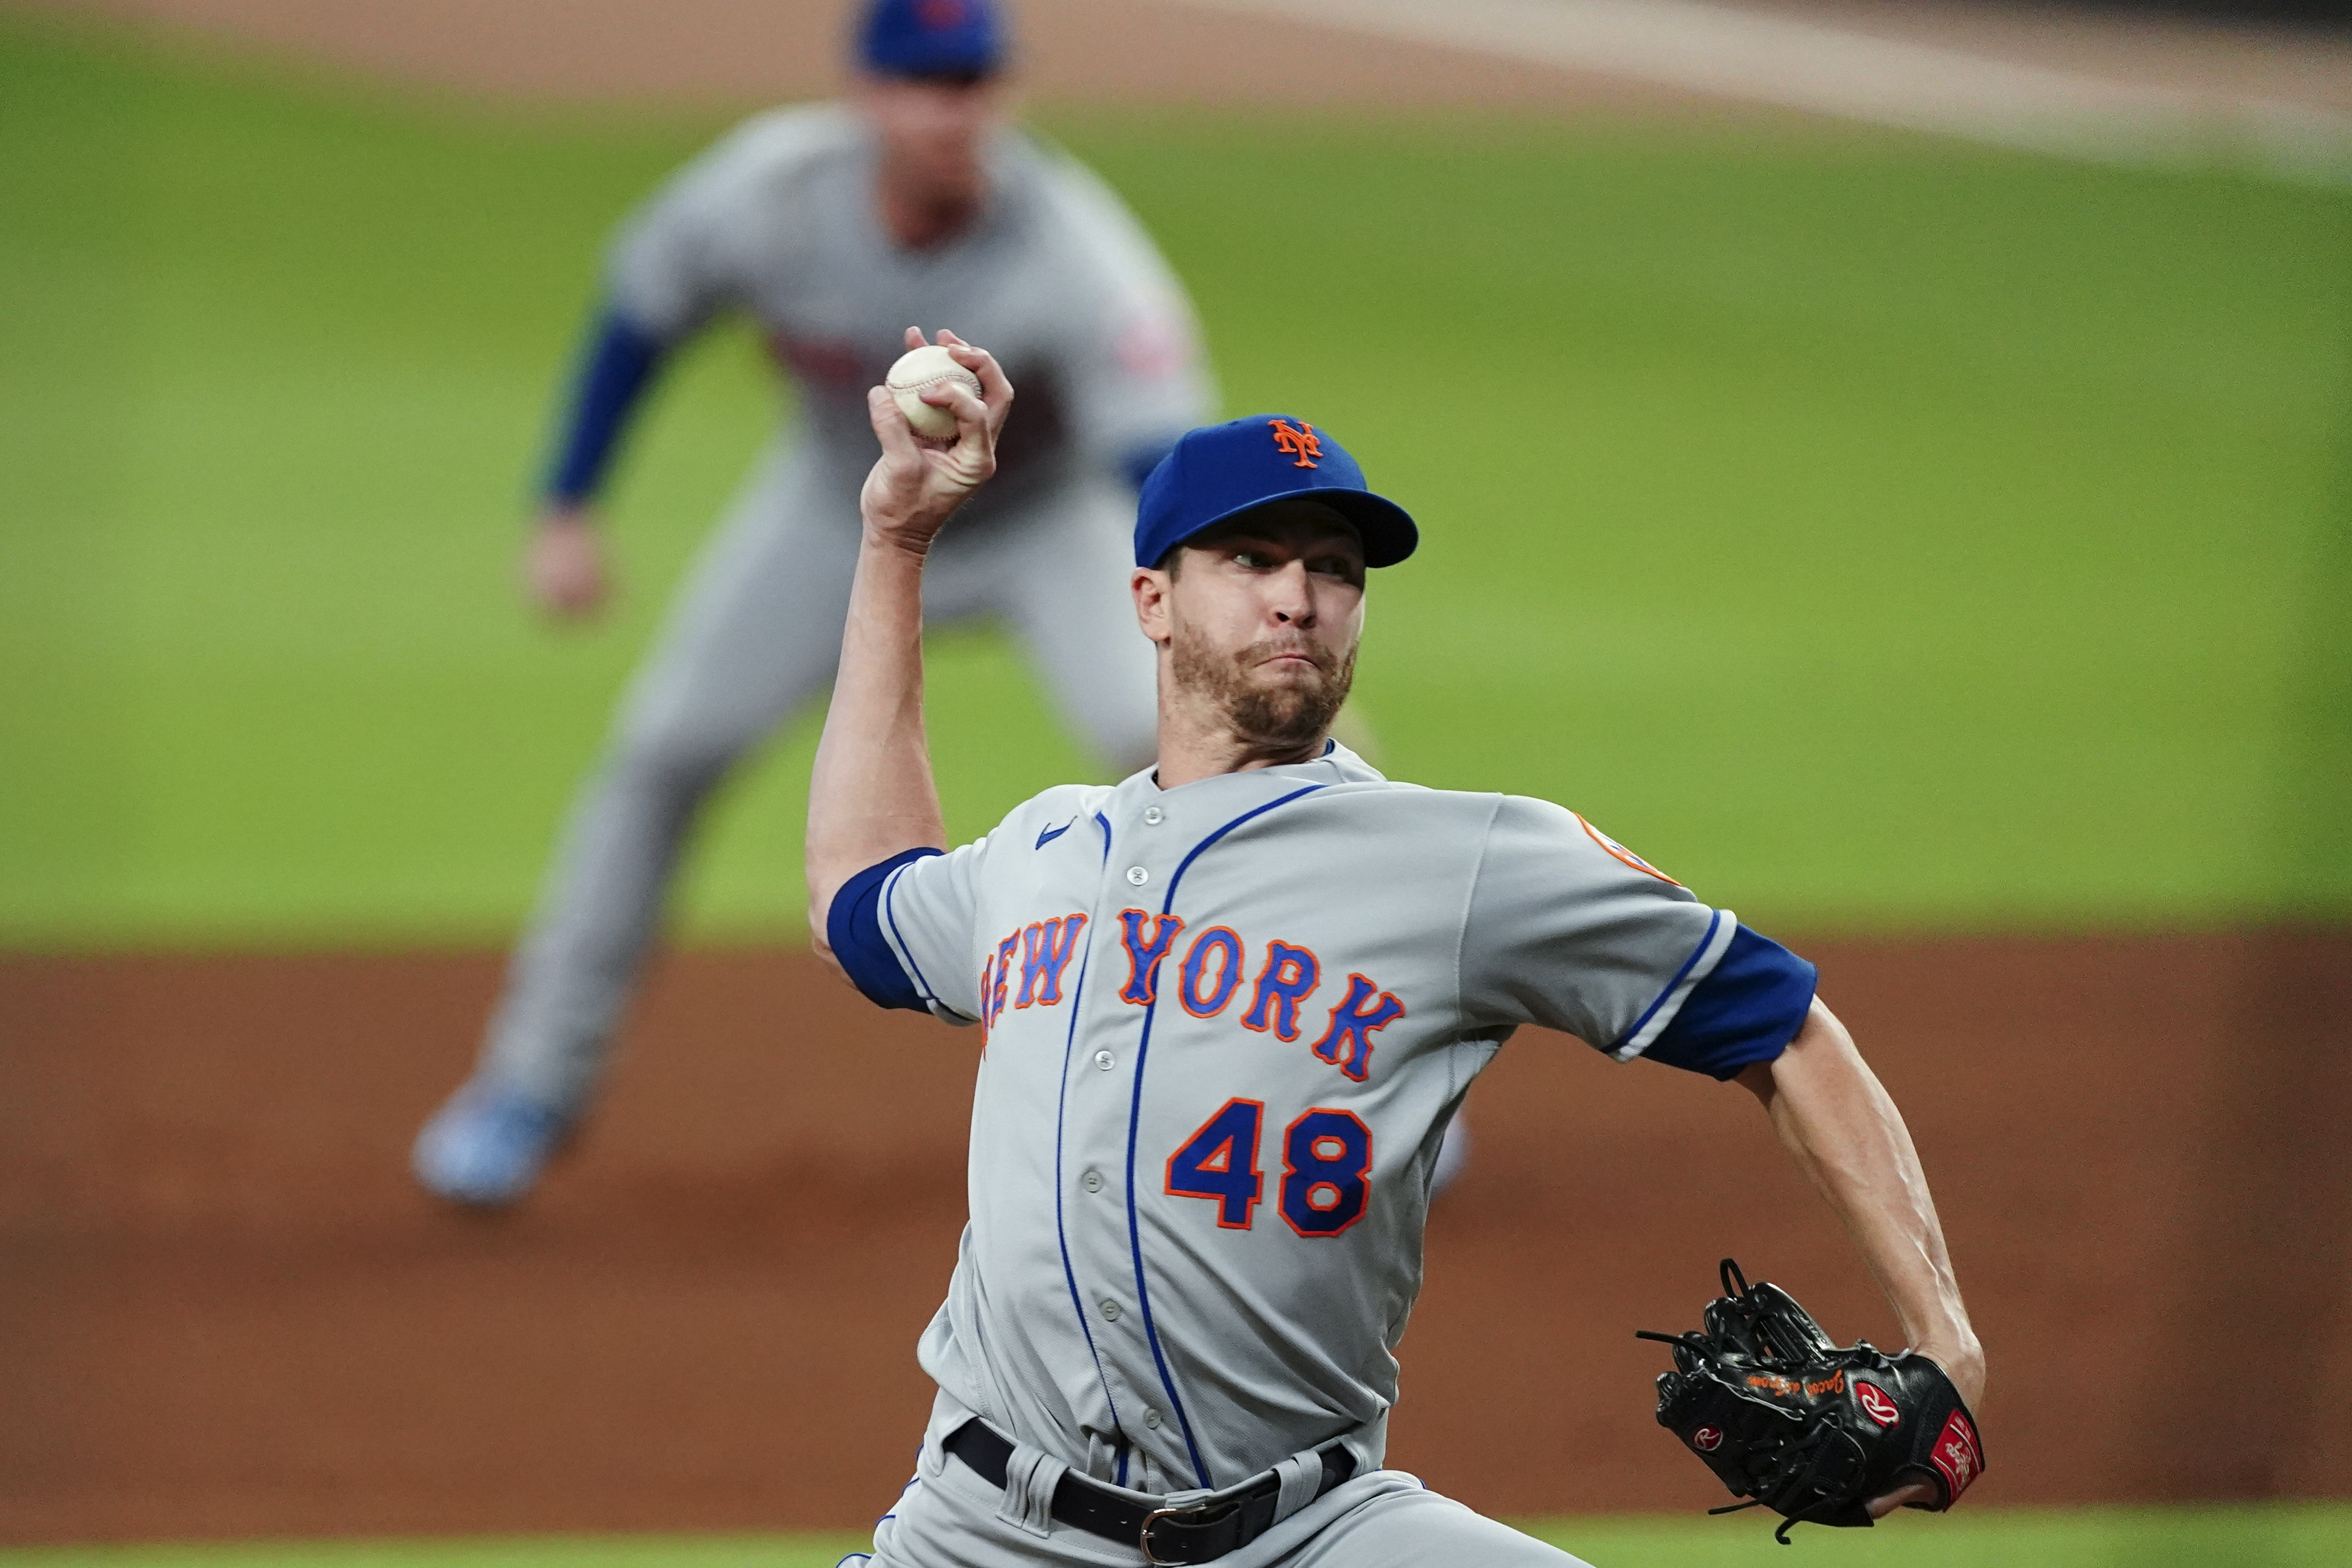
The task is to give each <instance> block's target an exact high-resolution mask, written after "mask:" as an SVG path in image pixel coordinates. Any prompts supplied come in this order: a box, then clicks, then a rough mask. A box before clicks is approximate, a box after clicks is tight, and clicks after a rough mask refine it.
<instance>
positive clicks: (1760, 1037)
mask: <svg viewBox="0 0 2352 1568" xmlns="http://www.w3.org/2000/svg"><path fill="white" fill-rule="evenodd" d="M1820 973H1821V972H1820V971H1819V970H1817V969H1815V968H1814V967H1813V966H1812V965H1811V964H1810V963H1806V962H1805V961H1804V960H1803V959H1801V958H1799V957H1798V956H1797V955H1796V954H1795V953H1793V952H1790V951H1789V950H1788V949H1787V948H1785V947H1782V946H1781V945H1780V943H1779V942H1774V941H1773V940H1772V939H1771V938H1770V937H1768V936H1759V935H1758V934H1757V933H1756V932H1754V931H1749V930H1748V928H1747V927H1746V926H1741V927H1740V928H1739V929H1738V931H1734V932H1733V933H1732V936H1731V945H1730V946H1729V947H1727V948H1726V949H1725V950H1724V953H1723V957H1722V958H1721V959H1720V960H1719V961H1717V963H1716V966H1715V969H1714V972H1713V973H1710V974H1708V975H1707V977H1706V979H1705V980H1702V981H1700V982H1699V983H1698V984H1697V985H1696V987H1694V988H1693V989H1692V991H1691V994H1689V995H1688V996H1687V997H1685V998H1684V1000H1683V1005H1682V1010H1681V1011H1680V1012H1678V1013H1676V1014H1675V1019H1674V1022H1673V1023H1671V1024H1668V1025H1667V1026H1666V1027H1665V1029H1664V1032H1663V1033H1661V1034H1660V1035H1659V1036H1658V1037H1657V1038H1656V1039H1655V1040H1654V1041H1652V1042H1651V1044H1650V1048H1649V1049H1648V1050H1646V1051H1643V1053H1642V1054H1643V1057H1644V1058H1647V1059H1649V1060H1651V1061H1654V1062H1664V1063H1665V1064H1666V1065H1667V1066H1668V1067H1675V1068H1686V1069H1688V1070H1689V1071H1691V1072H1703V1073H1706V1074H1708V1075H1709V1076H1710V1077H1714V1078H1718V1079H1730V1078H1736V1077H1738V1074H1739V1070H1740V1069H1741V1068H1746V1067H1751V1066H1753V1065H1754V1064H1756V1063H1757V1062H1769V1061H1770V1060H1772V1059H1773V1058H1775V1057H1777V1056H1779V1055H1780V1053H1781V1052H1782V1051H1784V1050H1786V1049H1788V1047H1789V1042H1790V1040H1793V1039H1795V1038H1796V1037H1797V1031H1798V1030H1799V1029H1801V1028H1802V1027H1804V1023H1805V1014H1806V1013H1807V1012H1808V1011H1809V1010H1810V1009H1811V1006H1812V1005H1813V985H1814V983H1815V981H1816V980H1817V979H1818V978H1819V977H1820Z"/></svg>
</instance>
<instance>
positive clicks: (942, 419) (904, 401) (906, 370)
mask: <svg viewBox="0 0 2352 1568" xmlns="http://www.w3.org/2000/svg"><path fill="white" fill-rule="evenodd" d="M951 381H960V382H961V383H963V384H964V385H965V386H966V387H967V388H969V389H970V390H971V395H973V396H974V397H978V396H979V395H980V377H978V376H976V375H974V374H972V373H971V371H969V370H966V369H965V368H964V367H963V366H962V365H960V364H958V363H956V362H955V360H954V359H953V358H952V357H950V355H949V353H948V351H947V350H945V349H944V348H941V347H940V345H939V344H937V343H926V344H924V345H923V346H922V347H921V348H919V349H908V351H907V352H906V353H903V354H900V355H899V356H898V363H897V364H894V365H892V366H891V367H890V374H889V377H888V379H887V381H885V382H884V383H883V384H884V385H886V386H887V387H888V388H889V389H890V396H891V399H892V400H893V401H894V402H896V403H897V404H898V412H899V413H901V414H903V415H905V416H907V423H908V425H909V426H913V428H914V432H915V434H916V435H918V436H919V437H923V438H924V439H925V440H927V441H952V440H954V439H955V433H956V422H955V415H954V414H953V413H951V412H950V411H949V410H948V409H945V408H934V407H933V406H931V405H929V404H928V403H926V402H924V401H923V393H924V391H925V390H926V389H927V388H929V387H934V386H939V385H941V384H944V383H947V382H951Z"/></svg>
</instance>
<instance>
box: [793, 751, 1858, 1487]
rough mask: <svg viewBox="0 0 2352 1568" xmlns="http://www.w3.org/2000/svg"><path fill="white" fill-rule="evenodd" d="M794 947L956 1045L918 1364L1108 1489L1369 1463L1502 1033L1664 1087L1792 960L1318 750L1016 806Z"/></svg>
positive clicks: (1628, 856)
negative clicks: (958, 1139) (929, 1018)
mask: <svg viewBox="0 0 2352 1568" xmlns="http://www.w3.org/2000/svg"><path fill="white" fill-rule="evenodd" d="M829 926H830V929H831V931H832V934H833V937H834V947H835V951H836V952H837V953H840V954H841V956H842V958H843V962H844V965H845V968H847V969H848V970H849V971H850V973H851V974H852V977H853V978H855V979H856V980H857V981H858V983H859V984H860V985H861V987H863V988H864V989H866V992H867V994H869V995H870V996H873V997H874V998H875V999H876V1000H877V1001H885V1002H888V1003H891V1004H892V1005H915V1004H919V1005H922V1006H924V1007H927V1008H928V1009H929V1011H931V1012H932V1013H934V1014H936V1015H937V1016H940V1017H941V1018H945V1019H948V1020H950V1021H951V1022H956V1023H976V1024H977V1025H978V1026H980V1027H981V1029H982V1031H983V1051H982V1065H981V1068H980V1073H979V1079H978V1086H977V1089H976V1091H975V1094H976V1098H975V1103H974V1106H973V1112H972V1122H971V1225H970V1227H969V1228H968V1230H967V1231H966V1233H965V1236H964V1239H963V1244H962V1249H961V1257H960V1259H959V1261H958V1264H957V1267H956V1270H955V1274H954V1278H953V1280H952V1283H951V1285H950V1290H949V1294H948V1300H947V1303H946V1305H945V1306H944V1307H942V1308H941V1309H940V1313H939V1315H938V1317H937V1318H936V1319H935V1320H934V1321H933V1322H932V1324H931V1326H930V1328H929V1331H927V1332H926V1334H925V1336H924V1339H923V1342H922V1347H921V1356H922V1362H923V1365H924V1366H925V1368H926V1369H927V1370H928V1371H929V1373H931V1375H932V1376H933V1377H934V1378H936V1379H937V1380H938V1382H939V1384H940V1388H941V1390H942V1391H943V1393H944V1394H945V1395H946V1396H947V1397H948V1398H949V1399H950V1400H951V1401H953V1402H954V1403H955V1404H956V1405H961V1407H963V1408H965V1409H968V1410H969V1411H971V1413H973V1414H975V1415H980V1416H981V1417H982V1418H984V1419H986V1420H987V1421H989V1422H990V1423H992V1425H994V1426H998V1427H999V1428H1001V1429H1002V1430H1003V1431H1004V1432H1006V1433H1008V1434H1010V1435H1012V1436H1014V1437H1016V1438H1018V1439H1020V1440H1021V1441H1023V1442H1025V1443H1027V1444H1029V1445H1031V1446H1033V1447H1036V1448H1039V1449H1042V1450H1044V1451H1045V1453H1047V1454H1049V1455H1052V1456H1054V1457H1055V1458H1058V1459H1060V1460H1061V1461H1062V1462H1063V1463H1066V1464H1067V1465H1069V1466H1071V1467H1072V1468H1076V1469H1079V1470H1082V1471H1083V1472H1085V1473H1086V1474H1088V1475H1090V1476H1092V1477H1094V1478H1096V1479H1102V1480H1108V1481H1110V1482H1112V1483H1114V1484H1117V1485H1121V1486H1126V1487H1129V1488H1130V1489H1137V1490H1141V1491H1146V1492H1164V1491H1170V1490H1181V1489H1190V1488H1194V1487H1212V1488H1214V1487H1223V1486H1228V1485H1231V1484H1233V1483H1234V1482H1236V1481H1238V1480H1241V1479H1244V1478H1246V1477H1249V1476H1252V1475H1254V1474H1255V1473H1257V1472H1259V1471H1262V1470H1265V1468H1268V1467H1270V1466H1272V1465H1275V1464H1276V1462H1277V1461H1280V1460H1282V1459H1283V1458H1285V1457H1286V1456H1288V1455H1291V1454H1293V1453H1296V1452H1299V1451H1302V1450H1305V1449H1307V1448H1309V1447H1313V1446H1315V1445H1317V1444H1318V1443H1323V1442H1327V1441H1328V1440H1330V1439H1331V1438H1333V1437H1334V1436H1340V1435H1343V1434H1345V1435H1349V1436H1351V1439H1352V1441H1353V1443H1354V1445H1355V1446H1356V1447H1360V1449H1361V1450H1362V1451H1363V1453H1364V1457H1365V1458H1367V1459H1368V1460H1369V1461H1370V1463H1372V1464H1375V1465H1376V1464H1377V1463H1378V1462H1379V1459H1380V1455H1381V1449H1382V1447H1383V1446H1384V1441H1385V1419H1386V1414H1387V1411H1388V1409H1389V1406H1390V1405H1391V1402H1392V1401H1393V1400H1394V1398H1395V1397H1396V1393H1397V1362H1396V1358H1395V1354H1394V1352H1395V1349H1396V1346H1397V1343H1398V1341H1399V1338H1400V1337H1401V1336H1402V1333H1403V1331H1404V1327H1405V1321H1406V1318H1407V1316H1408V1314H1409V1313H1410V1312H1411V1310H1412V1304H1413V1300H1414V1298H1415V1296H1416V1295H1417V1293H1418V1291H1419V1289H1420V1285H1421V1256H1422V1253H1421V1242H1422V1230H1423V1219H1424V1214H1425V1209H1426V1204H1427V1189H1428V1177H1429V1172H1430V1168H1431V1163H1432V1161H1433V1158H1434V1156H1435V1153H1436V1151H1437V1148H1438V1144H1439V1142H1440V1140H1441V1138H1442V1136H1443V1133H1444V1126H1445V1124H1446V1122H1447V1121H1448V1120H1449V1119H1450V1118H1451V1116H1452V1115H1453V1113H1454V1110H1455V1108H1456V1107H1457V1106H1458V1105H1459V1103H1460V1101H1461V1100H1462V1097H1463V1095H1464V1093H1465V1090H1466V1089H1468V1088H1469V1085H1470V1083H1471V1080H1472V1079H1474V1078H1475V1076H1476V1075H1477V1073H1478V1072H1479V1070H1480V1069H1481V1068H1484V1067H1485V1066H1486V1063H1487V1062H1488V1061H1489V1060H1490V1059H1491V1058H1493V1056H1494V1055H1495V1053H1496V1050H1497V1049H1498V1048H1499V1047H1501V1045H1502V1044H1503V1042H1504V1041H1505V1040H1506V1039H1507V1037H1509V1035H1510V1034H1511V1032H1512V1031H1513V1030H1514V1029H1515V1028H1517V1026H1520V1025H1522V1024H1530V1023H1532V1024H1541V1025H1546V1026H1550V1027H1553V1028H1558V1029H1562V1030H1566V1031H1568V1032H1570V1033H1571V1034H1574V1035H1576V1036H1578V1037H1580V1038H1582V1039H1584V1040H1587V1041H1590V1042H1592V1043H1593V1044H1595V1045H1596V1046H1598V1047H1601V1048H1603V1049H1605V1050H1606V1051H1607V1052H1608V1053H1609V1054H1610V1055H1612V1056H1614V1057H1616V1058H1620V1059H1631V1058H1636V1057H1640V1056H1642V1055H1643V1054H1644V1053H1645V1052H1647V1051H1650V1050H1652V1049H1653V1048H1654V1047H1655V1048H1658V1049H1659V1050H1660V1051H1661V1052H1662V1053H1664V1051H1665V1050H1666V1049H1667V1048H1668V1047H1666V1046H1664V1045H1662V1042H1664V1041H1666V1040H1667V1037H1668V1035H1669V1032H1670V1031H1674V1030H1675V1029H1676V1028H1677V1027H1678V1026H1683V1027H1684V1028H1685V1032H1686V1033H1689V1032H1694V1031H1695V1033H1696V1036H1701V1037H1704V1038H1703V1039H1698V1038H1694V1039H1691V1040H1678V1041H1677V1042H1676V1043H1675V1045H1674V1046H1673V1047H1672V1048H1673V1050H1674V1052H1675V1055H1674V1057H1673V1058H1672V1059H1675V1062H1676V1065H1682V1066H1692V1067H1698V1068H1703V1069H1705V1070H1709V1071H1714V1072H1717V1075H1718V1076H1728V1073H1729V1072H1730V1071H1736V1070H1737V1069H1738V1066H1739V1065H1740V1063H1741V1062H1743V1061H1746V1060H1754V1059H1763V1058H1769V1056H1771V1055H1773V1054H1777V1052H1778V1051H1779V1050H1780V1047H1782V1046H1783V1045H1785V1043H1786V1041H1787V1040H1788V1038H1789V1037H1790V1035H1791V1034H1792V1033H1793V1031H1794V1029H1795V1027H1796V1022H1795V1021H1794V1020H1795V1018H1798V1017H1801V1014H1802V1012H1803V1010H1804V1008H1805V1006H1806V1005H1809V1004H1810V1000H1811V975H1812V972H1811V966H1810V965H1805V964H1803V963H1802V961H1801V960H1797V959H1795V958H1793V957H1792V956H1790V955H1789V954H1788V953H1786V952H1785V951H1784V950H1782V949H1780V948H1779V947H1777V946H1776V945H1774V944H1772V943H1770V942H1766V941H1764V940H1763V939H1761V938H1759V937H1757V936H1755V935H1754V934H1753V933H1747V932H1742V931H1741V930H1740V928H1739V926H1738V921H1737V920H1736V919H1735V918H1734V917H1733V916H1732V915H1731V914H1730V912H1729V911H1727V910H1717V909H1711V908H1709V907H1708V906H1707V905H1706V904H1704V903H1702V902H1700V901H1699V900H1697V899H1696V898H1695V897H1694V896H1693V895H1692V894H1691V893H1689V892H1688V891H1686V890H1685V889H1683V888H1682V887H1681V886H1679V885H1678V884H1676V883H1675V882H1674V881H1672V880H1670V879H1667V878H1666V877H1664V875H1662V874H1661V873H1659V872H1658V871H1656V870H1655V869H1654V868H1651V867H1649V866H1648V865H1646V864H1645V863H1643V861H1642V860H1641V859H1640V858H1637V857H1635V856H1634V855H1633V854H1632V853H1631V852H1630V851H1628V850H1626V849H1625V848H1624V847H1622V846H1620V845H1618V844H1616V843H1615V842H1613V841H1612V840H1611V839H1609V838H1608V837H1605V836H1604V835H1602V834H1601V833H1600V832H1599V831H1598V830H1596V829H1594V828H1593V827H1591V826H1590V825H1588V824H1587V823H1585V822H1584V821H1583V819H1582V818H1580V817H1579V816H1576V815H1575V814H1574V813H1572V812H1570V811H1567V810H1565V809H1563V808H1561V807H1559V806H1557V805H1549V804H1547V803H1545V802H1542V801H1538V800H1530V799H1526V798H1522V797H1517V796H1509V795H1468V794H1457V793H1452V792H1447V791H1440V790H1431V789H1424V788H1420V787H1417V786H1413V785H1410V784H1395V783H1391V782H1390V781H1389V780H1387V779H1385V778H1383V777H1382V776H1381V774H1380V773H1376V772H1375V771H1373V770H1372V769H1371V768H1370V767H1369V766H1368V765H1366V764H1365V763H1363V762H1362V761H1361V760H1360V759H1359V758H1358V757H1356V756H1355V755H1354V754H1352V753H1351V752H1348V751H1346V750H1345V749H1344V748H1341V747H1339V746H1337V745H1336V744H1334V745H1330V746H1328V747H1327V749H1326V752H1325V753H1324V755H1323V756H1322V757H1321V758H1319V759H1318V760H1317V761H1314V762H1311V763H1299V764H1296V765H1292V766H1286V767H1275V768H1267V769H1265V770H1262V771H1255V772H1249V773H1232V774H1226V775H1222V776H1218V777H1213V778H1209V779H1204V780H1201V781H1199V782H1197V783H1193V784H1186V785H1183V786H1182V787H1181V788H1177V789H1172V790H1166V791H1163V790H1161V789H1160V787H1159V786H1158V784H1156V783H1155V782H1154V780H1153V778H1152V776H1151V774H1150V773H1148V772H1147V773H1139V774H1137V775H1136V776H1134V777H1132V778H1129V780H1127V781H1126V782H1125V783H1124V784H1118V785H1117V786H1115V787H1093V788H1079V787H1068V788H1061V789H1055V790H1049V791H1047V792H1046V793H1045V794H1044V795H1038V796H1037V797H1036V798H1034V799H1033V800H1031V801H1029V802H1027V803H1026V804H1025V805H1022V806H1020V807H1019V808H1018V809H1016V810H1015V811H1013V814H1012V815H1011V816H1007V817H1006V818H1005V819H1004V821H1003V824H1002V826H999V827H998V828H997V830H996V831H995V832H993V833H992V834H990V835H989V836H988V837H985V838H982V839H981V840H979V841H978V842H976V843H973V844H971V845H967V846H965V847H962V848H960V849H957V850H954V851H952V852H950V853H948V854H945V855H940V854H935V853H928V852H920V851H917V852H910V853H909V856H908V857H902V858H899V859H898V861H895V862H886V864H885V866H884V867H881V868H875V869H874V870H873V871H872V872H869V873H867V874H866V878H864V879H859V880H858V881H856V882H854V883H853V884H852V885H851V887H849V888H847V889H844V892H843V894H842V895H841V896H839V897H837V898H836V900H835V910H834V914H833V917H832V919H831V920H830V921H829ZM1751 950H1753V951H1754V952H1757V953H1758V954H1759V955H1760V956H1759V962H1756V963H1746V962H1745V961H1743V962H1740V963H1734V962H1729V961H1727V955H1732V954H1736V953H1740V952H1749V951H1751ZM1765 950H1769V953H1767V952H1766V951H1765ZM1770 955H1777V957H1772V956H1770ZM1733 969H1739V970H1741V972H1742V973H1743V975H1744V976H1745V978H1744V979H1743V980H1742V981H1741V982H1740V983H1739V984H1736V985H1734V984H1724V983H1722V981H1723V973H1727V972H1729V971H1731V970H1733ZM899 972H903V981H901V980H900V975H899ZM1719 972H1722V973H1719ZM1711 980H1712V981H1717V982H1718V984H1717V985H1716V986H1715V987H1714V988H1713V990H1712V992H1711V993H1710V995H1711V998H1712V999H1711V1000H1709V1001H1707V1002H1706V1003H1704V1004H1703V1005H1692V1004H1691V998H1692V997H1693V996H1694V994H1697V993H1699V992H1700V991H1701V990H1702V988H1706V987H1707V986H1708V983H1709V982H1710V981H1711ZM1701 1014H1705V1015H1706V1018H1705V1019H1704V1020H1703V1021H1701V1020H1699V1017H1698V1016H1699V1015H1701ZM1685 1015H1688V1016H1685Z"/></svg>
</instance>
